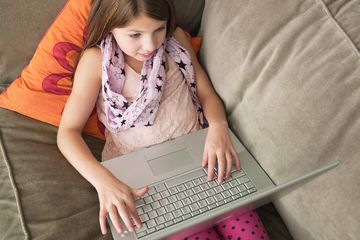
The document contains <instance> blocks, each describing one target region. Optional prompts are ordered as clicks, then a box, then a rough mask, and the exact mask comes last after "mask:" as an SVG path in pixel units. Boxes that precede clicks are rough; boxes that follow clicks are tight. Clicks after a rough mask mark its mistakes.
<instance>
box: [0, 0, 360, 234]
mask: <svg viewBox="0 0 360 240" xmlns="http://www.w3.org/2000/svg"><path fill="white" fill-rule="evenodd" d="M174 1H175V0H174ZM64 2H65V0H62V1H58V0H57V1H55V0H52V1H46V2H44V1H40V0H34V1H25V2H24V1H20V0H14V1H3V2H1V3H0V9H1V12H0V36H1V37H0V86H1V89H5V88H6V87H7V86H8V84H10V83H11V81H12V80H13V79H15V78H16V76H17V75H18V74H20V72H21V69H23V68H24V67H25V65H26V64H27V63H28V62H29V60H30V59H31V56H32V54H33V52H34V50H35V48H36V45H37V43H38V42H39V41H40V39H41V38H42V36H43V34H44V33H45V31H46V29H47V28H48V26H49V25H50V23H51V21H52V20H53V19H54V17H55V16H56V13H57V12H58V11H59V10H60V9H61V7H62V6H63V5H64ZM175 3H176V5H177V10H178V13H179V23H180V24H181V25H182V26H183V27H184V28H185V29H186V30H188V31H190V32H192V33H196V32H197V25H199V24H200V20H201V26H200V30H199V35H201V36H203V37H204V41H203V44H202V48H201V51H200V54H199V57H200V60H201V62H202V64H203V66H204V67H205V69H206V71H207V72H208V74H209V76H210V78H211V80H212V82H213V85H214V87H215V89H216V90H217V92H218V93H219V95H220V97H221V98H222V99H223V101H224V103H225V106H226V111H227V115H228V118H229V122H230V125H231V128H232V129H233V130H234V131H235V133H236V134H237V135H238V137H239V138H240V139H241V141H242V142H243V143H244V144H245V146H246V147H247V148H248V149H249V150H250V152H251V153H252V154H253V155H254V156H255V158H256V159H257V160H258V161H259V163H260V164H261V165H262V167H263V168H264V169H265V170H266V171H267V172H268V173H269V175H270V176H271V177H272V178H273V179H274V181H276V182H282V181H285V180H286V179H289V178H292V177H294V176H297V175H299V174H302V173H304V172H306V171H308V170H311V169H313V168H315V167H316V166H319V165H321V164H325V163H326V162H329V161H332V160H337V161H339V162H340V165H339V166H338V167H337V168H336V169H334V170H332V171H330V172H328V173H326V174H324V175H322V176H321V177H319V178H316V179H314V180H313V181H311V182H309V183H307V184H306V185H304V186H301V187H300V188H299V189H297V190H296V191H294V192H291V193H289V194H288V195H286V196H284V197H282V198H281V199H278V200H276V201H275V202H274V205H275V206H276V209H277V210H278V212H279V213H280V215H281V217H282V219H284V222H285V224H286V226H287V228H288V229H289V230H290V233H291V235H292V237H293V238H295V239H305V240H307V239H358V238H359V236H360V230H359V229H360V224H359V223H360V211H359V209H360V187H359V182H360V177H359V175H360V162H359V158H360V157H359V156H360V148H359V147H358V146H359V143H360V111H359V107H360V53H359V49H360V27H359V24H358V23H359V22H360V5H359V3H358V1H356V0H291V1H287V0H282V1H280V0H277V1H275V0H269V1H262V0H252V1H245V0H224V1H220V0H206V1H205V6H203V3H204V2H203V1H200V0H193V1H186V2H184V1H180V0H176V1H175ZM44 5H45V6H44ZM203 7H204V9H203ZM202 10H203V14H202ZM200 18H201V19H200ZM0 137H1V138H0V140H1V141H0V181H1V185H0V239H104V238H102V237H101V235H100V232H99V228H98V222H97V214H98V202H97V195H96V191H95V190H94V189H93V187H92V186H91V185H90V184H89V183H87V182H86V181H85V180H84V179H83V178H82V177H81V176H80V175H79V174H78V173H77V172H76V171H75V170H74V169H73V168H72V167H71V166H70V165H69V164H68V163H67V161H66V160H65V159H64V158H63V157H62V155H61V154H60V152H59V151H58V149H57V146H56V127H54V126H50V125H48V124H45V123H42V122H40V121H38V120H34V119H30V118H27V117H24V116H22V115H20V114H18V113H15V112H11V111H9V110H6V109H0ZM86 140H87V142H88V144H89V146H90V147H91V149H92V150H93V152H94V154H95V155H96V156H99V154H100V152H101V148H102V145H103V142H102V141H100V140H97V139H95V138H91V137H88V136H86ZM259 213H260V215H261V216H262V218H263V221H264V223H265V225H266V228H267V230H268V231H269V234H270V236H271V237H272V239H291V238H292V237H291V236H290V235H289V233H288V232H287V229H286V227H285V226H284V225H283V224H282V221H281V218H280V217H279V216H278V215H277V213H276V211H275V210H274V209H273V207H272V205H267V206H266V207H264V208H261V209H260V210H259ZM105 239H111V236H109V235H107V236H106V237H105Z"/></svg>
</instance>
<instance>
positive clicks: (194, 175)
mask: <svg viewBox="0 0 360 240" xmlns="http://www.w3.org/2000/svg"><path fill="white" fill-rule="evenodd" d="M204 175H205V173H204V170H203V169H202V168H199V169H196V170H195V171H191V172H189V173H186V174H184V175H180V176H177V177H175V178H172V179H169V180H167V181H166V186H168V187H174V186H176V185H178V184H179V183H183V182H187V181H189V180H192V179H194V178H199V177H201V176H204Z"/></svg>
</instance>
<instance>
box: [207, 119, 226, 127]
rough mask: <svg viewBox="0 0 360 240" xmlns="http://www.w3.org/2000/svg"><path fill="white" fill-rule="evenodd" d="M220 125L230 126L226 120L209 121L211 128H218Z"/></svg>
mask: <svg viewBox="0 0 360 240" xmlns="http://www.w3.org/2000/svg"><path fill="white" fill-rule="evenodd" d="M218 127H221V128H226V129H227V128H228V127H229V124H228V122H227V121H226V120H225V121H217V122H209V128H218Z"/></svg>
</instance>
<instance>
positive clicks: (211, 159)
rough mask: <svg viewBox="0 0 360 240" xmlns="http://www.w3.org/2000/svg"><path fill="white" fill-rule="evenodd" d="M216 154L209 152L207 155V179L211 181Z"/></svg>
mask: <svg viewBox="0 0 360 240" xmlns="http://www.w3.org/2000/svg"><path fill="white" fill-rule="evenodd" d="M215 161H216V155H215V154H209V156H208V164H207V165H208V180H209V181H211V180H213V179H214V168H215Z"/></svg>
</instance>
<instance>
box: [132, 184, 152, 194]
mask: <svg viewBox="0 0 360 240" xmlns="http://www.w3.org/2000/svg"><path fill="white" fill-rule="evenodd" d="M147 191H149V188H148V187H147V186H146V187H143V188H132V189H131V193H132V195H134V196H135V197H141V196H143V195H144V194H145V193H146V192H147Z"/></svg>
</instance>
